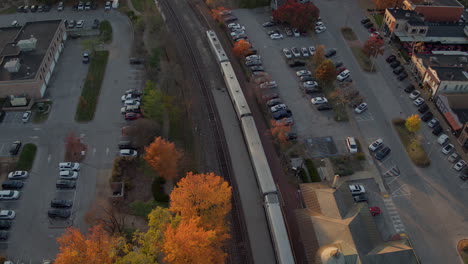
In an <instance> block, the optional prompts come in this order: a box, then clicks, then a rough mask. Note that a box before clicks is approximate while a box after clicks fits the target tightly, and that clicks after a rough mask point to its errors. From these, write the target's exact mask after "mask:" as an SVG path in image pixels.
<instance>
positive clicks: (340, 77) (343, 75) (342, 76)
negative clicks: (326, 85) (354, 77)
mask: <svg viewBox="0 0 468 264" xmlns="http://www.w3.org/2000/svg"><path fill="white" fill-rule="evenodd" d="M350 75H351V72H350V71H349V70H344V71H342V72H341V73H340V74H338V76H336V79H337V80H338V81H340V82H342V81H344V80H345V79H347V78H348V77H349V76H350Z"/></svg>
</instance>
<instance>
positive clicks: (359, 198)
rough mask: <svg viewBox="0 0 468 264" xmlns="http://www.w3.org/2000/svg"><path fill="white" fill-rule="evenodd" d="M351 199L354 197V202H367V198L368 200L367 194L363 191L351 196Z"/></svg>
mask: <svg viewBox="0 0 468 264" xmlns="http://www.w3.org/2000/svg"><path fill="white" fill-rule="evenodd" d="M353 199H354V202H356V203H362V202H367V200H368V199H367V194H365V193H363V194H359V195H356V196H353Z"/></svg>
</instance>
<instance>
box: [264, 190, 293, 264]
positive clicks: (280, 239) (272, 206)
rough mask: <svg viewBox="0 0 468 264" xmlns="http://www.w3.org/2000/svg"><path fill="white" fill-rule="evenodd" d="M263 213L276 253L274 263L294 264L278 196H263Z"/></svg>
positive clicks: (272, 194) (274, 194) (273, 194)
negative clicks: (265, 216)
mask: <svg viewBox="0 0 468 264" xmlns="http://www.w3.org/2000/svg"><path fill="white" fill-rule="evenodd" d="M264 206H265V212H266V214H267V219H268V223H269V226H270V235H271V239H272V241H273V245H274V247H275V252H276V261H277V262H278V263H279V264H294V263H295V262H294V256H293V253H292V249H291V244H290V243H289V237H288V231H287V230H286V225H285V223H284V218H283V213H282V212H281V207H280V203H279V199H278V194H276V193H270V194H267V195H265V204H264Z"/></svg>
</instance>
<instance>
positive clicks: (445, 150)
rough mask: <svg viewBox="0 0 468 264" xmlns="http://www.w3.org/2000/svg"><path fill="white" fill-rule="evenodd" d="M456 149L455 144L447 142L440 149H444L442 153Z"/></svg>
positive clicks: (446, 153)
mask: <svg viewBox="0 0 468 264" xmlns="http://www.w3.org/2000/svg"><path fill="white" fill-rule="evenodd" d="M454 149H455V146H453V145H452V144H447V145H445V146H444V147H443V148H442V149H441V150H440V151H442V153H444V154H445V155H448V154H449V153H450V152H452V151H453V150H454Z"/></svg>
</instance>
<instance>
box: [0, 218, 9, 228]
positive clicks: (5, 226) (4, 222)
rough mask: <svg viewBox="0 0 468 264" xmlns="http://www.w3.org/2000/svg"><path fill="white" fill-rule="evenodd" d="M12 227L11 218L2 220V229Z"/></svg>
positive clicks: (0, 226)
mask: <svg viewBox="0 0 468 264" xmlns="http://www.w3.org/2000/svg"><path fill="white" fill-rule="evenodd" d="M10 228H11V221H10V220H0V230H6V229H10Z"/></svg>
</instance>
